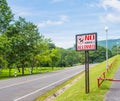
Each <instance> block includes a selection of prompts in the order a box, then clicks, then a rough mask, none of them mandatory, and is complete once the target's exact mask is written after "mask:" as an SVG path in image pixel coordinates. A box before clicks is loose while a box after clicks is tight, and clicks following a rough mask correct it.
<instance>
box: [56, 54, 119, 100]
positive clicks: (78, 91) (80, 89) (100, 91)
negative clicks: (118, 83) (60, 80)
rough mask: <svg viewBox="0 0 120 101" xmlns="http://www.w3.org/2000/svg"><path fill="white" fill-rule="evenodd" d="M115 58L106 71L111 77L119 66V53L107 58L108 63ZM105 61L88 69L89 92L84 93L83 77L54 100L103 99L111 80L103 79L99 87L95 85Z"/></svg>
mask: <svg viewBox="0 0 120 101" xmlns="http://www.w3.org/2000/svg"><path fill="white" fill-rule="evenodd" d="M115 59H117V60H116V62H115V64H114V65H113V68H112V70H111V71H109V72H108V74H107V77H108V78H113V76H114V73H115V72H116V70H117V69H118V67H119V66H120V61H119V60H120V55H118V56H115V57H113V58H111V59H109V64H110V63H112V62H113V61H114V60H115ZM105 65H106V62H102V63H101V64H98V65H96V66H94V67H93V68H91V69H90V93H89V94H85V77H83V78H82V79H80V80H79V81H78V82H76V83H75V84H74V85H73V86H72V87H70V88H69V89H67V90H66V91H65V92H64V93H62V94H61V95H59V96H58V97H57V98H56V99H55V100H54V101H103V99H104V95H105V93H106V92H107V91H108V90H109V88H110V86H111V84H112V82H111V81H104V82H103V83H102V85H101V86H100V88H98V86H97V78H98V76H99V75H100V74H101V73H102V72H103V71H105Z"/></svg>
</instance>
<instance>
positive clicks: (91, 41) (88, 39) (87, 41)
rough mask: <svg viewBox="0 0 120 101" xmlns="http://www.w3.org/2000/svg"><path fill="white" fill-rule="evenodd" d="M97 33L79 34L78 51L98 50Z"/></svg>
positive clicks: (77, 38)
mask: <svg viewBox="0 0 120 101" xmlns="http://www.w3.org/2000/svg"><path fill="white" fill-rule="evenodd" d="M96 49H97V33H88V34H78V35H76V50H77V51H84V50H96Z"/></svg>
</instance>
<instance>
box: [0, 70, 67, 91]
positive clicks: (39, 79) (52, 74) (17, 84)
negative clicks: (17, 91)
mask: <svg viewBox="0 0 120 101" xmlns="http://www.w3.org/2000/svg"><path fill="white" fill-rule="evenodd" d="M65 72H68V71H64V72H63V73H65ZM60 73H61V72H60ZM57 74H58V73H55V74H52V75H47V76H44V77H40V78H36V79H32V80H27V81H23V82H19V83H15V84H11V85H8V86H4V87H0V90H1V89H5V88H9V87H12V86H17V85H21V84H25V83H29V82H32V81H36V80H40V79H43V78H46V77H51V76H54V75H57Z"/></svg>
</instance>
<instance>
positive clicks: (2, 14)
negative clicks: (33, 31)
mask: <svg viewBox="0 0 120 101" xmlns="http://www.w3.org/2000/svg"><path fill="white" fill-rule="evenodd" d="M12 20H13V14H12V12H11V9H10V7H9V6H8V4H7V2H6V0H0V34H2V33H3V32H4V31H5V30H6V29H7V28H8V26H9V24H10V22H11V21H12Z"/></svg>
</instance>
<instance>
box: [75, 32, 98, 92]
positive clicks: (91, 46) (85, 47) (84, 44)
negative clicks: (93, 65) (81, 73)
mask: <svg viewBox="0 0 120 101" xmlns="http://www.w3.org/2000/svg"><path fill="white" fill-rule="evenodd" d="M96 49H97V33H88V34H78V35H76V51H85V92H86V94H88V93H89V92H90V87H89V86H90V85H89V50H96Z"/></svg>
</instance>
